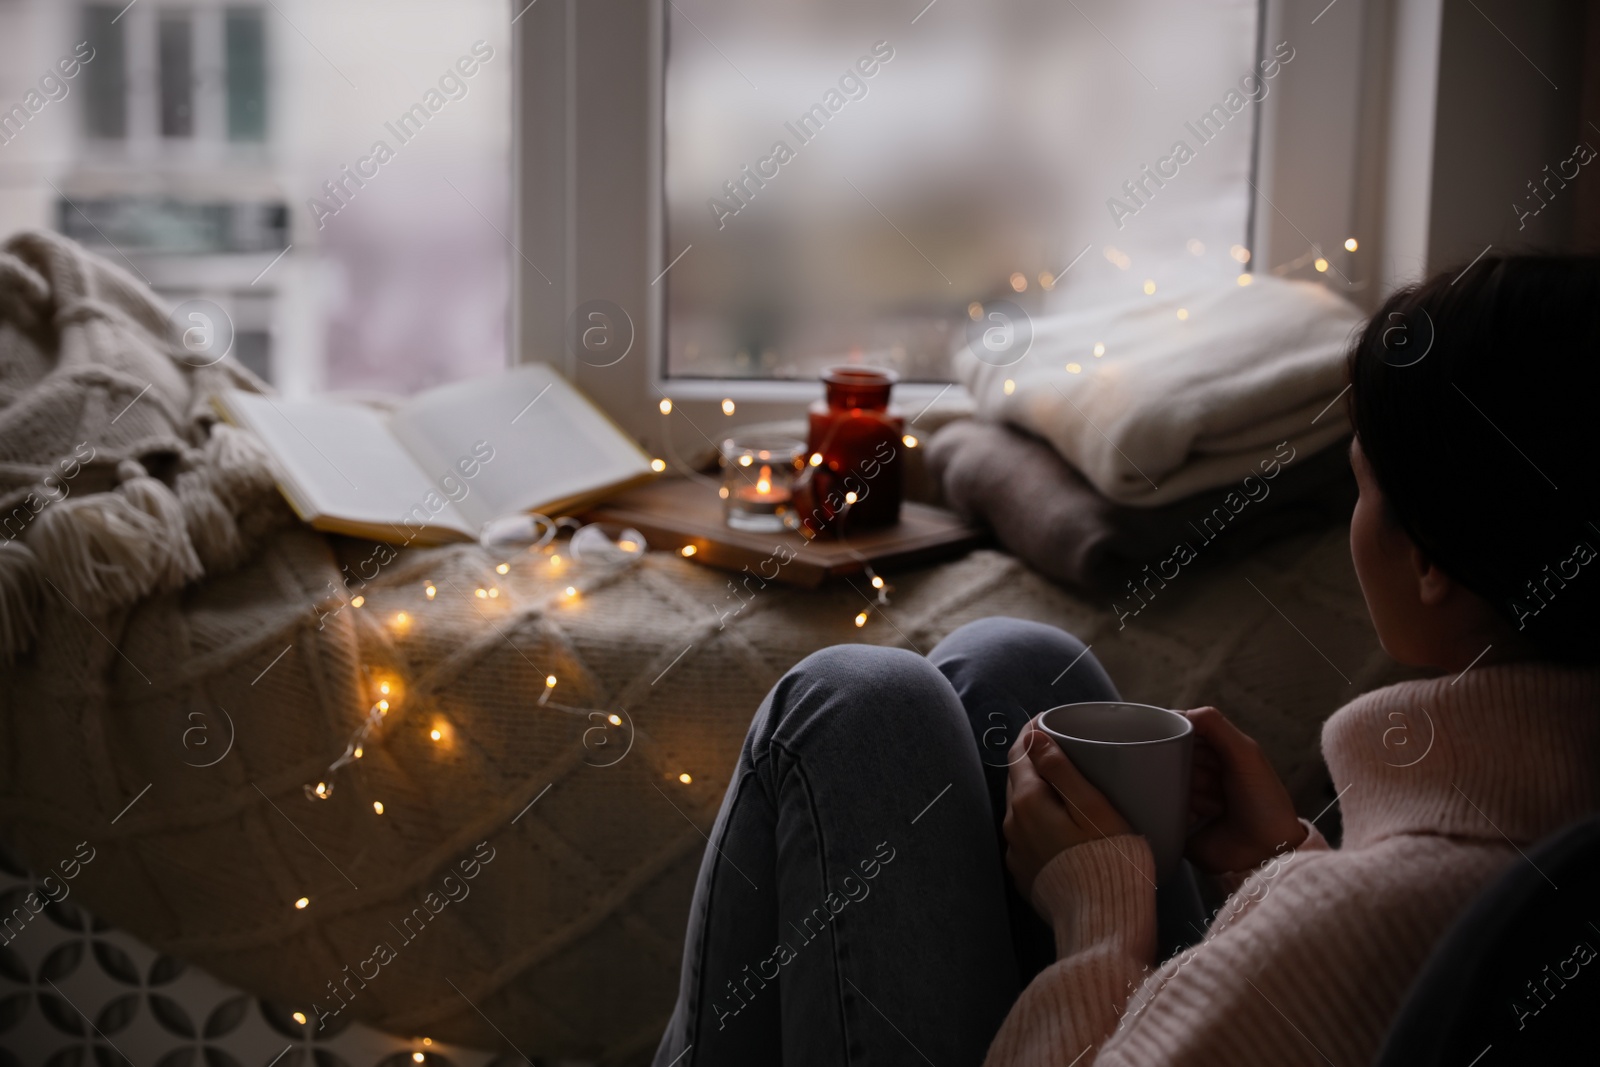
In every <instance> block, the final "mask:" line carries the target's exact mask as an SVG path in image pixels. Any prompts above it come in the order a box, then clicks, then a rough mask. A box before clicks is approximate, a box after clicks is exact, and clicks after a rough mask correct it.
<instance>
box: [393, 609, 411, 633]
mask: <svg viewBox="0 0 1600 1067" xmlns="http://www.w3.org/2000/svg"><path fill="white" fill-rule="evenodd" d="M410 625H411V616H410V615H407V614H406V613H405V612H403V611H397V612H395V613H394V628H395V629H396V630H404V629H405V628H406V627H408V626H410Z"/></svg>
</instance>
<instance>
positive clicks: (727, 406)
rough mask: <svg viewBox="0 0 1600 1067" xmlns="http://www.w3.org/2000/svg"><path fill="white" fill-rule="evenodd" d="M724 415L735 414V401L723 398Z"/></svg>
mask: <svg viewBox="0 0 1600 1067" xmlns="http://www.w3.org/2000/svg"><path fill="white" fill-rule="evenodd" d="M722 413H723V414H724V415H732V414H733V401H732V400H730V399H728V398H727V397H723V398H722Z"/></svg>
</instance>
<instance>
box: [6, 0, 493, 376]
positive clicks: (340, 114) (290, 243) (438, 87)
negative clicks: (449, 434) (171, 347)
mask: <svg viewBox="0 0 1600 1067" xmlns="http://www.w3.org/2000/svg"><path fill="white" fill-rule="evenodd" d="M510 18H511V12H510V10H509V6H508V4H507V3H505V2H504V0H400V2H393V0H389V2H381V0H337V2H329V0H272V2H270V3H237V2H229V3H223V2H221V0H186V2H184V3H182V4H170V3H155V2H153V0H146V2H144V3H137V2H136V3H133V4H127V3H126V0H119V2H115V3H111V4H98V3H88V4H78V3H71V2H62V0H0V233H5V234H9V233H11V232H13V231H14V230H16V229H18V228H20V227H24V226H34V227H45V228H50V229H55V230H58V231H61V232H64V233H66V234H68V235H70V236H71V237H73V238H75V239H76V240H79V241H81V242H83V243H84V244H86V245H88V246H89V247H91V248H93V249H94V250H95V251H97V252H100V253H101V254H103V255H105V256H106V257H107V258H109V259H110V260H112V261H113V262H115V263H117V264H118V265H119V266H121V267H123V268H124V269H126V270H129V271H130V272H132V273H134V274H135V275H136V276H139V277H142V278H144V279H145V280H147V281H148V282H150V283H151V284H152V285H153V286H154V287H155V288H156V290H157V291H158V293H159V294H160V296H161V297H162V298H163V299H164V300H166V301H168V302H169V303H170V304H173V305H175V304H177V303H178V302H180V301H183V300H186V299H190V298H195V297H203V298H205V299H208V300H211V301H214V302H215V303H216V304H218V305H219V306H221V307H222V308H224V309H225V310H226V312H227V314H228V315H229V317H230V318H231V319H232V320H233V324H234V328H235V340H234V348H233V351H234V354H235V355H237V356H238V357H239V358H240V359H241V360H242V361H243V362H244V363H245V364H246V365H247V366H249V367H250V368H251V369H252V370H254V371H255V372H256V373H258V374H260V375H262V376H263V377H265V378H267V379H268V380H269V381H271V382H273V383H274V384H275V385H276V386H277V387H278V388H279V389H281V390H282V391H284V392H285V393H287V394H290V395H300V394H305V393H309V392H313V391H318V390H323V389H332V390H352V391H363V392H367V391H370V392H387V393H411V392H415V391H417V390H419V389H423V388H426V387H428V386H430V385H433V384H436V383H438V382H442V381H446V380H450V379H454V378H460V377H465V376H468V375H472V374H479V373H484V372H487V371H491V370H493V369H496V368H499V367H502V366H504V365H505V363H506V359H507V308H508V303H507V302H508V300H509V294H510V261H509V255H510V253H509V249H508V246H507V245H506V243H505V239H504V238H502V236H501V233H502V232H504V233H509V219H510V209H509V203H510V201H509V197H510V188H509V171H510V142H511V83H512V69H511V54H510V53H511V50H510V36H509V23H510ZM480 41H481V42H484V44H482V45H478V46H477V48H476V49H475V48H474V45H475V42H480ZM63 58H69V59H73V60H76V64H71V63H69V64H68V65H67V66H65V67H62V66H58V62H59V61H60V60H62V59H63ZM74 65H75V66H76V69H73V68H74ZM68 69H73V75H72V76H71V77H63V76H62V72H63V71H65V70H68ZM468 70H470V71H471V73H470V74H468V73H466V71H468ZM30 92H32V93H34V95H33V96H32V97H31V100H32V101H34V102H35V103H34V104H33V105H29V104H28V101H29V99H30V98H29V95H28V94H30ZM41 99H42V100H43V101H44V102H43V105H42V106H37V101H39V100H41ZM35 107H37V109H36V110H35ZM380 142H381V143H382V144H383V145H384V146H385V147H384V148H382V149H380V148H379V144H380ZM497 230H498V231H500V232H497Z"/></svg>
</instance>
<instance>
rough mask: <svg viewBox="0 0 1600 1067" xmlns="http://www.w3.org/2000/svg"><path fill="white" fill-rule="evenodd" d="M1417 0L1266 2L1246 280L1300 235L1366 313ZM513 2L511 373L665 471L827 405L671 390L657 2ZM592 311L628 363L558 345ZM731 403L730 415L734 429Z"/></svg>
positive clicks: (775, 396)
mask: <svg viewBox="0 0 1600 1067" xmlns="http://www.w3.org/2000/svg"><path fill="white" fill-rule="evenodd" d="M1414 2H1415V0H1344V2H1342V3H1340V4H1337V5H1333V6H1332V8H1331V9H1329V10H1325V11H1324V12H1322V14H1320V15H1315V17H1314V16H1313V13H1312V12H1310V11H1302V10H1300V7H1303V5H1300V7H1297V6H1292V5H1290V4H1289V3H1288V0H1260V6H1259V9H1258V14H1257V18H1258V26H1259V27H1260V30H1259V32H1258V34H1257V51H1258V53H1260V52H1263V51H1265V50H1269V49H1270V48H1271V47H1272V45H1273V44H1274V43H1276V42H1277V41H1279V40H1282V39H1285V37H1288V39H1290V40H1291V41H1293V43H1294V44H1295V47H1296V49H1297V51H1298V53H1299V55H1298V56H1297V59H1298V58H1299V57H1300V56H1308V57H1309V59H1310V61H1309V62H1307V61H1301V62H1297V63H1296V64H1295V65H1294V66H1293V67H1287V66H1286V67H1285V68H1284V77H1283V79H1281V84H1280V85H1279V86H1278V91H1275V92H1273V93H1272V94H1270V95H1269V96H1268V97H1267V98H1266V99H1265V100H1264V101H1263V104H1264V105H1265V106H1264V107H1263V110H1262V113H1261V116H1260V122H1259V126H1258V127H1257V129H1256V130H1255V131H1254V137H1255V145H1254V153H1255V155H1254V159H1255V163H1254V166H1253V168H1252V169H1253V171H1254V178H1253V181H1254V182H1255V185H1256V194H1255V196H1254V197H1253V198H1252V211H1251V218H1250V223H1249V233H1250V247H1251V251H1252V253H1253V254H1254V257H1255V259H1254V262H1253V263H1252V269H1264V268H1269V267H1270V266H1272V265H1275V264H1280V263H1285V262H1288V261H1290V260H1292V259H1294V258H1295V257H1296V256H1303V255H1304V252H1305V250H1306V247H1307V236H1308V235H1310V240H1311V243H1312V244H1313V245H1315V246H1317V247H1319V248H1322V249H1327V250H1328V258H1329V259H1330V261H1333V262H1334V263H1335V265H1336V266H1339V267H1340V271H1342V272H1343V273H1342V274H1340V277H1339V278H1335V277H1334V273H1339V272H1334V273H1330V274H1329V275H1327V276H1325V280H1327V281H1329V282H1330V283H1332V284H1335V285H1336V287H1337V288H1339V289H1341V290H1342V291H1345V292H1347V293H1348V294H1349V295H1350V296H1351V297H1352V299H1355V300H1356V301H1357V302H1358V303H1361V304H1364V305H1369V306H1370V305H1371V303H1372V302H1373V301H1374V300H1375V298H1376V296H1377V293H1378V290H1379V288H1380V287H1379V284H1378V279H1377V277H1376V276H1375V274H1374V272H1375V271H1376V269H1377V267H1378V265H1379V264H1380V263H1381V262H1382V259H1381V257H1382V248H1381V246H1382V243H1383V242H1382V236H1383V235H1382V233H1381V226H1382V221H1383V220H1382V212H1381V206H1382V191H1383V186H1384V179H1385V175H1384V174H1383V168H1384V161H1385V156H1384V148H1385V145H1384V144H1383V131H1384V129H1385V128H1386V114H1385V112H1386V109H1387V107H1388V99H1387V86H1388V82H1389V78H1388V72H1387V64H1388V62H1389V51H1388V49H1387V48H1386V47H1384V44H1383V42H1384V39H1385V37H1386V34H1387V30H1388V27H1389V26H1390V24H1391V21H1392V19H1393V17H1394V9H1395V8H1397V7H1399V6H1405V5H1408V4H1411V3H1414ZM1435 2H1436V0H1435ZM511 4H512V32H513V57H514V62H515V65H516V72H515V76H514V87H513V94H514V99H513V122H514V124H515V127H516V128H515V131H514V137H513V142H514V143H513V149H512V159H513V170H514V174H513V197H512V200H513V203H512V211H513V228H512V234H511V235H510V236H509V237H508V243H510V244H511V246H512V247H511V249H510V250H509V252H510V254H511V255H512V257H513V266H514V281H513V285H512V308H511V317H512V323H511V337H512V339H513V340H512V361H513V362H516V363H521V362H533V361H538V362H546V363H550V364H552V365H554V366H556V367H558V368H559V369H561V370H562V371H563V372H564V373H565V374H566V375H567V376H568V378H569V379H571V380H572V381H573V382H574V383H575V384H576V385H577V386H578V387H579V388H580V389H582V390H583V391H584V393H585V394H587V395H588V396H590V397H591V398H593V399H594V400H595V401H596V403H598V404H599V405H600V406H601V407H602V408H603V409H604V410H605V411H606V412H607V414H609V415H610V416H611V418H612V419H613V420H614V421H615V422H617V423H618V425H620V426H621V427H622V428H623V429H625V430H626V431H628V432H629V433H631V434H632V435H634V436H635V437H636V438H638V439H639V441H640V442H641V444H642V445H643V446H644V447H645V448H646V449H648V450H650V451H651V452H652V453H653V454H656V455H659V456H663V457H664V458H666V459H667V460H668V461H669V463H672V464H673V465H674V466H676V465H678V463H679V461H680V459H682V458H689V457H695V456H697V455H699V454H702V453H703V452H705V451H706V450H709V449H712V448H715V447H716V445H717V443H718V442H719V441H720V439H721V438H722V436H724V435H725V434H726V432H727V431H728V430H729V429H731V428H732V427H734V426H737V425H744V424H749V423H753V422H766V421H774V420H783V419H794V418H797V417H799V416H800V415H802V414H803V412H804V409H805V406H806V405H807V404H808V403H809V402H810V401H812V400H814V399H816V398H818V397H820V395H821V391H820V387H819V385H818V384H817V383H815V382H809V381H784V380H761V379H698V378H667V377H665V371H666V368H665V362H664V360H663V358H662V352H663V347H664V338H665V331H664V312H665V295H666V294H665V288H664V283H665V281H666V279H668V278H670V266H671V264H672V263H673V260H674V258H675V257H677V256H679V255H680V254H682V253H684V251H685V250H684V249H680V248H670V249H669V248H666V247H664V235H665V189H664V181H663V176H664V166H663V163H664V159H663V118H664V109H663V104H664V101H663V93H664V73H665V63H666V50H665V44H666V36H665V34H666V24H665V15H664V12H665V10H666V5H665V3H663V0H582V2H581V3H580V2H579V0H532V2H530V0H511ZM1330 100H1332V101H1336V102H1337V103H1335V104H1334V105H1332V106H1331V107H1330V104H1329V101H1330ZM1308 122H1317V123H1319V124H1321V125H1322V126H1324V127H1330V126H1331V128H1330V129H1328V131H1327V134H1326V135H1325V136H1320V137H1319V138H1318V139H1317V142H1316V148H1317V158H1316V161H1315V165H1311V166H1307V165H1306V164H1307V162H1308V161H1307V160H1306V159H1305V158H1304V156H1305V154H1306V151H1307V144H1306V142H1305V139H1304V137H1303V136H1298V137H1297V136H1296V131H1303V130H1304V129H1306V124H1307V123H1308ZM580 131H582V132H583V136H580V135H579V132H580ZM1391 185H1392V181H1391ZM1390 193H1391V195H1392V189H1391V190H1390ZM1274 205H1277V206H1276V207H1274ZM1280 208H1283V209H1285V210H1287V211H1288V212H1289V215H1288V217H1287V218H1286V217H1285V215H1284V211H1282V210H1279V209H1280ZM1290 219H1292V220H1293V221H1289V220H1290ZM1352 234H1362V238H1361V249H1360V251H1359V253H1355V254H1351V253H1346V252H1345V251H1344V248H1343V245H1342V242H1343V240H1344V238H1345V237H1346V236H1349V235H1352ZM688 254H693V253H692V250H691V251H689V253H688ZM1335 254H1336V255H1337V257H1338V258H1335ZM663 272H665V277H663V276H662V275H663ZM1367 275H1373V276H1372V277H1371V279H1370V281H1363V280H1362V278H1364V277H1366V276H1367ZM1340 279H1348V282H1349V284H1348V285H1347V284H1346V283H1345V281H1343V280H1340ZM597 300H603V301H608V302H609V303H610V304H612V305H615V306H616V307H618V308H621V309H623V310H624V312H625V314H626V317H627V320H628V321H629V322H631V326H632V346H631V348H630V349H629V350H628V352H627V355H626V356H625V357H624V358H621V359H620V360H619V361H618V362H615V363H613V364H611V365H609V366H596V365H593V364H592V363H591V362H586V361H585V360H581V359H579V358H577V356H576V355H575V353H574V349H575V347H576V346H575V345H572V344H569V342H568V338H567V335H568V333H569V330H570V329H571V326H570V325H569V323H570V321H571V319H572V318H573V316H574V315H575V313H576V311H577V310H578V309H579V308H580V307H582V306H584V305H586V304H588V302H590V301H597ZM610 317H611V318H615V315H614V314H612V315H611V316H610ZM599 321H601V322H605V321H606V320H599ZM611 325H612V326H621V327H623V328H625V325H626V324H623V323H620V322H615V323H611ZM663 398H667V399H670V400H671V401H672V414H671V415H670V416H663V415H662V414H661V412H660V410H659V405H660V401H661V400H662V399H663ZM724 400H732V401H733V402H734V413H733V415H732V416H729V415H725V414H724V412H723V401H724ZM896 400H897V403H898V405H899V406H900V407H902V408H903V409H905V410H906V411H907V413H908V415H911V416H916V415H918V413H920V412H922V411H924V410H925V409H927V408H929V406H930V405H931V406H932V407H933V410H934V412H935V416H938V415H940V414H943V413H944V412H946V411H952V412H961V411H967V410H970V409H971V400H970V398H969V397H968V396H967V395H966V390H965V389H964V388H963V387H962V386H960V385H959V384H953V383H952V384H938V383H934V384H924V383H905V384H902V385H901V386H899V387H897V389H896ZM929 421H930V422H933V421H935V420H934V419H929Z"/></svg>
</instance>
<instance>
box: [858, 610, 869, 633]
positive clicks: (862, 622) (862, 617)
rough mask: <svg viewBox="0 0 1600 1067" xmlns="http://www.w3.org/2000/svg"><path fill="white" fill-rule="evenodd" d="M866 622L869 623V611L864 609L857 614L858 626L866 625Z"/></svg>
mask: <svg viewBox="0 0 1600 1067" xmlns="http://www.w3.org/2000/svg"><path fill="white" fill-rule="evenodd" d="M866 624H867V613H866V612H864V611H863V612H862V613H861V614H859V615H857V616H856V628H857V629H860V628H861V627H863V626H865V625H866Z"/></svg>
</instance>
